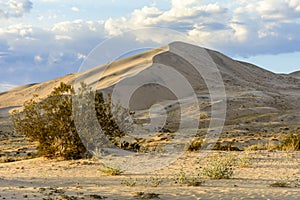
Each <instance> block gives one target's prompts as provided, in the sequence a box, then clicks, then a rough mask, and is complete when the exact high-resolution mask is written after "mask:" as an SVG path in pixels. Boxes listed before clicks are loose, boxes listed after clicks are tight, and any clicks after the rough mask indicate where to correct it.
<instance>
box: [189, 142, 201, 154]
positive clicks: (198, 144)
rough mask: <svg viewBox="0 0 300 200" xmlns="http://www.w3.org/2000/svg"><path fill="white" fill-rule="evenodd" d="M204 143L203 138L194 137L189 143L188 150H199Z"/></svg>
mask: <svg viewBox="0 0 300 200" xmlns="http://www.w3.org/2000/svg"><path fill="white" fill-rule="evenodd" d="M202 144H203V140H200V139H194V140H192V141H191V142H190V144H189V145H188V147H187V151H190V152H194V151H199V150H200V149H201V147H202Z"/></svg>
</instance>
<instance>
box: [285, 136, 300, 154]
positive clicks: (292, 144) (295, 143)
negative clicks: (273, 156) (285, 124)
mask: <svg viewBox="0 0 300 200" xmlns="http://www.w3.org/2000/svg"><path fill="white" fill-rule="evenodd" d="M281 150H284V151H298V150H300V133H298V132H293V133H290V134H289V135H288V136H286V137H285V139H284V140H283V143H282V145H281Z"/></svg>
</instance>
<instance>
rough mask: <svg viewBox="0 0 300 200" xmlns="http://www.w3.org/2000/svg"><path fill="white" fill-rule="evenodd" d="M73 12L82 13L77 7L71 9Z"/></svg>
mask: <svg viewBox="0 0 300 200" xmlns="http://www.w3.org/2000/svg"><path fill="white" fill-rule="evenodd" d="M71 10H72V11H74V12H79V11H80V10H79V8H77V7H76V6H73V7H71Z"/></svg>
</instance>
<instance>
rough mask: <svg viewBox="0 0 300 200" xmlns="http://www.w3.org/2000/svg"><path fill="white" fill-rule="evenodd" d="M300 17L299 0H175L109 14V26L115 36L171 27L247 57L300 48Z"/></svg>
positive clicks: (204, 42)
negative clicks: (161, 5)
mask: <svg viewBox="0 0 300 200" xmlns="http://www.w3.org/2000/svg"><path fill="white" fill-rule="evenodd" d="M299 20H300V0H285V1H282V0H263V1H262V0H253V1H245V0H236V1H235V3H232V4H222V3H220V2H218V3H208V4H204V3H203V2H202V1H198V0H188V1H180V0H172V1H171V7H170V8H169V9H168V10H160V9H159V8H158V7H156V5H155V4H153V5H151V6H144V7H143V8H141V9H136V10H134V11H133V12H132V13H131V15H130V16H129V17H122V18H118V19H109V20H107V21H106V23H105V30H106V31H107V32H108V34H109V35H112V36H114V35H119V34H121V33H122V32H124V31H126V30H132V29H137V28H143V27H164V28H170V29H174V30H177V31H179V32H181V33H183V34H185V35H186V37H187V38H189V39H192V40H194V41H195V42H196V43H198V44H199V45H202V46H205V47H208V48H213V49H217V50H220V51H222V52H226V53H227V54H230V55H232V56H244V57H247V56H252V55H257V54H277V53H287V52H293V51H300V43H299V42H300V41H299V39H298V38H299V31H300V24H299ZM291 27H293V28H291ZM149 38H151V37H150V36H149ZM159 41H162V40H159Z"/></svg>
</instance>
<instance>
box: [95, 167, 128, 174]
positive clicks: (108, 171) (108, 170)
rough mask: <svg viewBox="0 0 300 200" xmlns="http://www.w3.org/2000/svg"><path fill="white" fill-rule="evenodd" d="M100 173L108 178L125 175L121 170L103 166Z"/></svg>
mask: <svg viewBox="0 0 300 200" xmlns="http://www.w3.org/2000/svg"><path fill="white" fill-rule="evenodd" d="M100 171H101V172H102V173H103V174H105V175H107V176H117V175H121V174H123V173H124V172H123V171H122V170H121V169H119V168H114V167H108V166H106V165H103V166H102V168H101V169H100Z"/></svg>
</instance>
